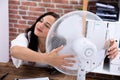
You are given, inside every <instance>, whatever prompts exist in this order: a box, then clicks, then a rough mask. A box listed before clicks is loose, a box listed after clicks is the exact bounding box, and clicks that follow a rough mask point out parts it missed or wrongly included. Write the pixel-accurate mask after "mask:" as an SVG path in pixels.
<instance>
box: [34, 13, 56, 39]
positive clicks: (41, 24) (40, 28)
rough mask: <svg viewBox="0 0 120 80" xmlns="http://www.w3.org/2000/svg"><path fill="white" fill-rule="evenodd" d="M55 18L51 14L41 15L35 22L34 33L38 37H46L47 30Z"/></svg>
mask: <svg viewBox="0 0 120 80" xmlns="http://www.w3.org/2000/svg"><path fill="white" fill-rule="evenodd" d="M55 20H56V19H55V18H54V17H53V16H51V15H47V16H45V17H43V18H42V19H41V20H40V21H38V22H37V23H36V25H35V30H34V34H35V35H36V36H38V38H46V36H47V34H48V31H49V29H50V28H51V26H52V24H53V23H54V22H55Z"/></svg>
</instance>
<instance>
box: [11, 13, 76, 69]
mask: <svg viewBox="0 0 120 80" xmlns="http://www.w3.org/2000/svg"><path fill="white" fill-rule="evenodd" d="M58 18H59V16H58V15H57V14H55V13H54V12H48V13H45V14H43V15H42V16H40V17H39V18H38V19H37V20H36V22H35V23H34V24H33V25H32V27H31V28H28V29H27V30H26V33H22V34H20V35H18V36H17V37H16V39H14V40H13V41H12V42H11V49H10V51H11V56H12V60H13V63H14V65H15V66H16V67H17V68H18V67H19V66H20V65H21V64H28V65H31V64H32V65H33V62H35V63H34V65H35V66H47V64H48V65H51V66H56V67H59V68H64V67H63V66H72V64H70V63H74V62H75V61H73V60H65V59H64V58H72V57H73V55H58V54H57V52H58V51H59V50H61V49H62V48H63V46H60V47H59V48H56V49H54V50H52V51H51V52H50V53H49V54H45V41H46V36H47V33H48V31H49V29H50V27H51V25H52V24H53V23H54V22H55V21H56V20H57V19H58Z"/></svg>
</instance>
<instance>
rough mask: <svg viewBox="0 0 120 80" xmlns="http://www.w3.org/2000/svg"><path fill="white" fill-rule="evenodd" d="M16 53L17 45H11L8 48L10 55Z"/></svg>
mask: <svg viewBox="0 0 120 80" xmlns="http://www.w3.org/2000/svg"><path fill="white" fill-rule="evenodd" d="M16 53H17V47H16V46H13V47H11V48H10V55H11V56H13V57H14V55H15V54H16Z"/></svg>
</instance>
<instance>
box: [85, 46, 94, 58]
mask: <svg viewBox="0 0 120 80" xmlns="http://www.w3.org/2000/svg"><path fill="white" fill-rule="evenodd" d="M93 53H94V51H93V49H91V48H88V49H86V50H85V56H87V57H90V56H92V55H93Z"/></svg>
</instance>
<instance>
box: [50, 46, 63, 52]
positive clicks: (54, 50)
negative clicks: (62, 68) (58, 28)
mask: <svg viewBox="0 0 120 80" xmlns="http://www.w3.org/2000/svg"><path fill="white" fill-rule="evenodd" d="M62 49H63V45H61V46H60V47H58V48H56V49H53V50H52V52H56V53H57V52H58V51H60V50H62Z"/></svg>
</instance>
